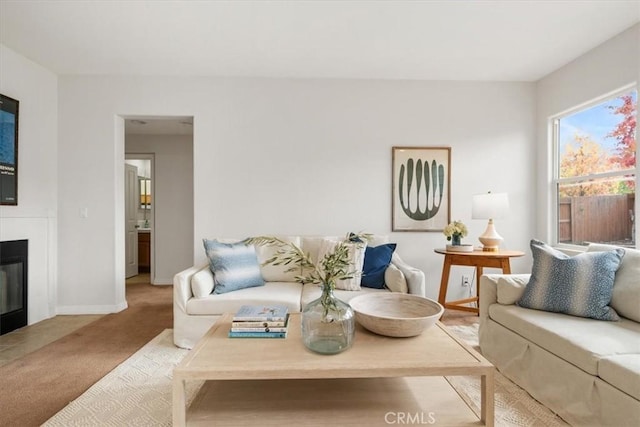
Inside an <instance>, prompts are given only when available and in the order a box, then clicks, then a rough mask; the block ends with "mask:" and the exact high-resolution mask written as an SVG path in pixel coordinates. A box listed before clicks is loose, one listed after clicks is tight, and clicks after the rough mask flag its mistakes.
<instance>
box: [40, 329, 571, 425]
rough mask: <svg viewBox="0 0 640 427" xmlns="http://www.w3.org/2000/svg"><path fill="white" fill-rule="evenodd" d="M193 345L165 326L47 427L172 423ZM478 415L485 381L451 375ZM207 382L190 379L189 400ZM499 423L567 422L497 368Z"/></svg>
mask: <svg viewBox="0 0 640 427" xmlns="http://www.w3.org/2000/svg"><path fill="white" fill-rule="evenodd" d="M450 329H452V330H454V331H455V332H456V334H458V335H459V336H460V337H461V338H462V339H463V340H465V341H466V342H468V343H469V344H470V345H472V346H477V326H476V325H474V326H452V327H450ZM187 352H188V350H183V349H180V348H177V347H175V346H174V345H173V331H172V330H171V329H166V330H164V331H163V332H162V333H160V334H159V335H158V336H157V337H155V338H154V339H153V340H151V341H150V342H149V343H147V344H146V345H145V346H144V347H142V348H141V349H140V350H139V351H138V352H136V353H135V354H134V355H133V356H131V357H130V358H129V359H127V360H126V361H125V362H124V363H122V364H121V365H119V366H118V367H117V368H115V369H114V370H113V371H111V372H110V373H109V374H107V375H106V376H105V377H104V378H102V379H101V380H100V381H98V382H97V383H96V384H94V385H93V386H92V387H91V388H89V390H87V391H86V392H85V393H84V394H82V395H81V396H80V397H79V398H77V399H76V400H74V401H73V402H71V403H70V404H69V405H67V406H66V407H65V408H64V409H63V410H62V411H60V412H58V413H57V414H56V415H54V416H53V417H52V418H50V419H49V420H48V421H47V422H46V423H45V424H44V426H48V427H54V426H64V427H70V426H114V427H116V426H118V427H119V426H170V425H171V404H172V395H171V393H172V387H171V377H172V371H173V368H174V367H175V366H176V365H177V364H178V363H180V361H181V360H182V358H183V357H184V356H185V355H186V354H187ZM447 381H449V383H450V384H451V385H452V387H453V388H454V389H456V391H457V392H458V394H460V396H461V397H462V398H463V399H464V401H465V402H466V403H467V405H468V406H469V407H470V408H471V409H472V410H473V411H474V412H476V414H478V413H479V402H480V381H479V379H476V378H474V377H447ZM201 386H202V382H197V381H190V382H188V383H187V402H188V403H190V402H191V401H192V400H193V398H194V397H195V395H196V393H197V392H198V390H199V389H200V387H201ZM495 425H496V426H503V427H510V426H518V427H520V426H550V427H556V426H566V425H567V424H565V423H564V422H563V421H562V420H561V419H560V418H558V417H557V416H555V415H554V414H553V413H552V412H551V411H549V410H548V409H547V408H545V407H544V406H542V405H541V404H539V403H538V402H537V401H535V400H534V399H533V398H531V396H529V395H528V394H527V393H526V392H525V391H524V390H522V389H521V388H519V387H518V386H516V385H515V384H513V383H512V382H511V381H509V380H508V379H506V378H505V377H504V376H502V375H501V374H499V373H497V375H496V380H495Z"/></svg>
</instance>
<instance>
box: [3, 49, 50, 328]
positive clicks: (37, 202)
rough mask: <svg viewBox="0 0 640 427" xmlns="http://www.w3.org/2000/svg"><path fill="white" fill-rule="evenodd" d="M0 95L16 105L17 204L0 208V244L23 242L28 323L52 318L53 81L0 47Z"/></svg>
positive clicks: (19, 57) (27, 61)
mask: <svg viewBox="0 0 640 427" xmlns="http://www.w3.org/2000/svg"><path fill="white" fill-rule="evenodd" d="M0 92H2V94H3V95H6V96H9V97H11V98H14V99H17V100H18V101H20V107H19V108H20V111H19V123H18V126H19V128H18V205H17V206H1V207H0V240H18V239H28V240H29V270H28V275H29V289H28V313H29V316H28V322H29V324H32V323H35V322H38V321H40V320H43V319H46V318H49V317H52V316H54V315H55V314H56V312H55V306H56V286H57V280H56V271H57V269H56V266H57V265H56V264H57V258H56V254H57V249H56V245H57V237H56V236H57V233H56V227H57V226H56V222H57V220H56V215H57V214H56V210H57V194H58V191H57V173H58V169H57V163H56V158H57V156H58V153H57V141H58V136H57V135H58V121H57V119H58V115H57V109H58V91H57V77H56V75H55V74H53V73H51V72H49V71H47V70H46V69H44V68H42V67H41V66H39V65H37V64H35V63H33V62H31V61H29V60H28V59H26V58H24V57H23V56H21V55H18V54H16V53H15V52H13V51H12V50H10V49H8V48H6V47H5V46H4V45H0Z"/></svg>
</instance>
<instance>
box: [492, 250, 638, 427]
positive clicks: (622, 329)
mask: <svg viewBox="0 0 640 427" xmlns="http://www.w3.org/2000/svg"><path fill="white" fill-rule="evenodd" d="M604 249H607V247H605V246H604V245H599V247H598V246H595V245H594V246H591V247H590V248H589V251H592V250H604ZM529 277H530V275H528V274H521V275H518V274H513V275H502V274H493V275H484V276H482V278H481V280H480V332H479V339H480V347H481V350H482V354H483V355H484V356H485V357H486V358H487V359H489V360H490V361H491V362H492V363H493V364H494V365H496V367H497V368H498V370H499V371H500V372H502V373H503V374H504V375H505V376H506V377H508V378H509V379H511V380H512V381H514V382H515V383H516V384H518V385H519V386H521V387H522V388H524V389H525V390H526V391H527V392H529V394H531V396H533V397H534V398H535V399H537V400H538V401H540V402H541V403H542V404H544V405H545V406H546V407H548V408H550V409H551V410H552V411H554V412H555V413H557V414H558V415H560V416H561V417H562V418H563V419H564V420H565V421H567V422H568V423H570V424H571V425H575V426H616V427H618V426H637V425H639V424H638V423H640V251H638V250H627V251H626V254H625V256H624V258H623V260H622V263H621V265H620V268H619V269H618V271H617V272H616V276H615V281H614V287H613V293H614V295H613V298H612V301H611V303H610V306H611V307H612V308H614V309H615V310H616V311H618V314H619V315H620V320H619V321H602V320H594V319H589V318H582V317H575V316H570V315H566V314H560V313H550V312H545V311H540V310H532V309H527V308H523V307H520V306H518V305H517V304H516V302H517V301H518V300H519V299H520V297H521V296H522V293H523V292H524V289H525V286H526V285H527V284H528V281H529ZM623 281H624V283H623ZM623 307H624V309H621V308H623ZM623 313H624V314H623ZM625 315H626V316H629V317H631V318H629V317H624V316H625Z"/></svg>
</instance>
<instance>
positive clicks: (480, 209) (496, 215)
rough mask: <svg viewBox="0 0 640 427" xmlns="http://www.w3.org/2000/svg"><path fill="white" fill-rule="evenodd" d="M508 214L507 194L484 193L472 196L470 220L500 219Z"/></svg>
mask: <svg viewBox="0 0 640 427" xmlns="http://www.w3.org/2000/svg"><path fill="white" fill-rule="evenodd" d="M508 212H509V197H508V195H507V193H486V194H477V195H475V196H473V204H472V206H471V218H472V219H500V218H504V217H505V216H506V215H507V213H508Z"/></svg>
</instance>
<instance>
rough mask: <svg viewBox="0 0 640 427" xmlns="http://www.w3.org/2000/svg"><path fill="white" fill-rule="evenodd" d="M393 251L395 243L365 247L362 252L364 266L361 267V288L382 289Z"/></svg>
mask: <svg viewBox="0 0 640 427" xmlns="http://www.w3.org/2000/svg"><path fill="white" fill-rule="evenodd" d="M395 249H396V244H395V243H387V244H385V245H379V246H367V247H366V249H365V251H364V264H363V266H362V281H361V282H360V285H361V286H365V287H367V288H377V289H384V284H385V283H384V273H385V271H386V270H387V267H388V266H389V264H391V257H392V256H393V251H395Z"/></svg>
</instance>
